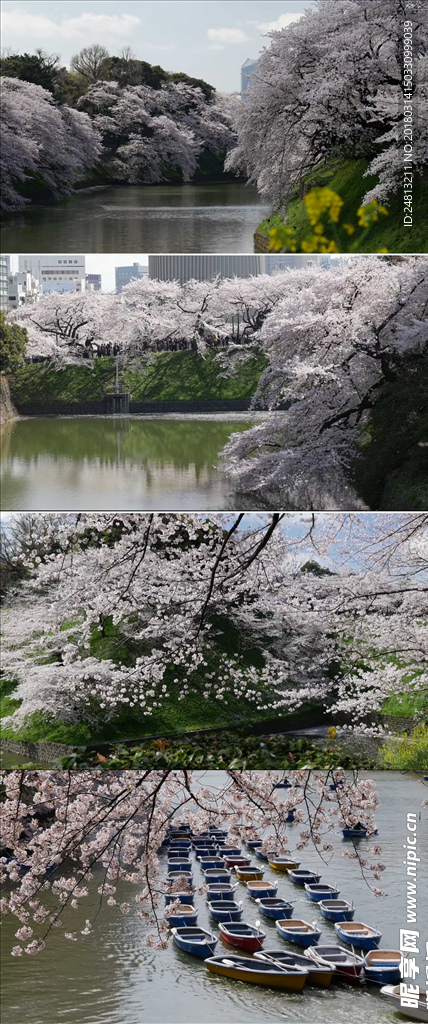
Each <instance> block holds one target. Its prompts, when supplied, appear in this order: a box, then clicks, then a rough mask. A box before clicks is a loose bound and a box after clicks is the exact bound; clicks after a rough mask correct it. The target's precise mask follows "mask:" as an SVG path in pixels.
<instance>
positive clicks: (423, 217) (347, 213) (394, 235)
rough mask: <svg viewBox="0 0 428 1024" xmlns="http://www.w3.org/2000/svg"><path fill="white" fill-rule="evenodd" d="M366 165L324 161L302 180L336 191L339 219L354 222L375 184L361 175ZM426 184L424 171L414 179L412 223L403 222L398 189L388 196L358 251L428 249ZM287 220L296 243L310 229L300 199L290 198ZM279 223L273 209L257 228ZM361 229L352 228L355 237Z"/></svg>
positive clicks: (342, 235)
mask: <svg viewBox="0 0 428 1024" xmlns="http://www.w3.org/2000/svg"><path fill="white" fill-rule="evenodd" d="M366 167H367V161H365V160H340V161H331V162H329V163H328V164H326V165H324V166H322V167H319V168H317V170H316V171H313V172H312V173H311V174H307V175H306V176H305V179H304V180H305V181H306V182H308V183H310V185H311V186H318V185H328V186H329V188H331V189H332V190H333V191H334V192H337V193H338V194H339V195H340V197H341V199H343V203H344V205H343V207H342V215H341V220H342V222H345V223H352V224H356V211H357V209H358V207H359V206H361V202H362V199H363V196H364V194H365V193H366V192H367V191H368V190H369V189H370V188H373V186H374V185H375V184H376V178H375V177H373V176H370V177H368V178H364V177H363V174H364V171H365V170H366ZM427 185H428V174H425V175H424V176H423V178H422V179H421V178H418V179H416V183H415V189H414V208H415V209H417V213H414V218H413V219H414V223H413V225H412V227H411V228H405V227H404V225H403V202H402V195H401V192H400V193H397V194H396V195H394V196H391V197H390V198H389V200H388V202H387V203H386V204H385V205H386V206H387V209H388V216H387V217H385V216H381V217H380V220H379V222H378V223H377V225H374V226H373V227H372V228H371V229H370V231H369V232H368V234H367V235H366V237H365V238H363V239H362V241H361V242H360V243H359V245H358V252H377V251H378V250H379V249H382V248H387V249H388V252H410V253H414V252H428V212H427V209H426V206H424V203H423V195H424V191H425V190H426V188H427ZM286 216H287V218H288V220H287V223H288V224H289V225H290V226H293V227H295V228H296V231H297V239H298V243H299V246H300V243H301V240H302V238H304V237H305V235H308V234H310V233H311V230H312V229H311V227H310V223H309V218H308V215H307V213H306V207H305V204H304V202H303V200H301V199H298V198H297V199H293V200H291V201H290V202H289V203H288V205H287V208H286ZM281 223H283V217H282V216H280V215H279V214H277V213H275V214H273V216H272V217H270V218H269V219H268V220H264V221H262V223H261V224H260V225H259V231H261V232H262V233H263V234H268V232H269V228H272V227H275V226H277V225H279V224H281ZM361 231H362V229H361V228H357V229H356V236H355V237H359V233H361ZM339 239H340V242H341V251H342V252H348V247H349V244H350V241H351V243H352V238H351V240H350V238H349V236H348V235H347V234H346V232H345V231H343V230H342V231H339Z"/></svg>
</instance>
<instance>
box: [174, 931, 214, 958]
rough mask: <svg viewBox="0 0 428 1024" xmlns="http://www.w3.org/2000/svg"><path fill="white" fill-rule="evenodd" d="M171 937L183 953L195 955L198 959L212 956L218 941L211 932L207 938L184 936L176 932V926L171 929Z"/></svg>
mask: <svg viewBox="0 0 428 1024" xmlns="http://www.w3.org/2000/svg"><path fill="white" fill-rule="evenodd" d="M186 930H187V929H186ZM172 939H173V942H174V943H175V945H176V946H178V948H179V949H182V950H183V952H184V953H190V955H191V956H197V957H198V958H199V959H200V960H206V959H207V957H209V956H214V951H215V947H216V945H217V942H218V939H216V938H215V936H214V935H212V934H211V936H210V938H209V939H208V938H206V939H203V938H201V939H200V940H199V941H195V940H194V939H192V938H191V937H188V938H186V936H184V935H180V934H179V933H178V930H177V928H173V929H172Z"/></svg>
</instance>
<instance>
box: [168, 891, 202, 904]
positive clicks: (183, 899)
mask: <svg viewBox="0 0 428 1024" xmlns="http://www.w3.org/2000/svg"><path fill="white" fill-rule="evenodd" d="M194 898H195V894H194V893H193V892H183V891H180V892H166V893H165V903H166V905H167V906H168V903H174V900H180V903H188V904H189V906H193V900H194Z"/></svg>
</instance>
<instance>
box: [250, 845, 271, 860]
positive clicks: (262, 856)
mask: <svg viewBox="0 0 428 1024" xmlns="http://www.w3.org/2000/svg"><path fill="white" fill-rule="evenodd" d="M254 853H255V855H256V857H258V858H259V860H269V857H275V856H276V850H269V851H268V853H263V851H262V850H261V849H260V848H259V849H257V850H254Z"/></svg>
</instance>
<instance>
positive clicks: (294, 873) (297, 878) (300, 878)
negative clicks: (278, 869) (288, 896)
mask: <svg viewBox="0 0 428 1024" xmlns="http://www.w3.org/2000/svg"><path fill="white" fill-rule="evenodd" d="M288 877H289V879H290V881H291V882H294V884H295V885H305V882H308V883H309V884H310V885H313V884H314V883H315V882H319V880H320V878H321V875H316V874H315V871H306V870H305V868H292V870H291V871H289V872H288Z"/></svg>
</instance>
